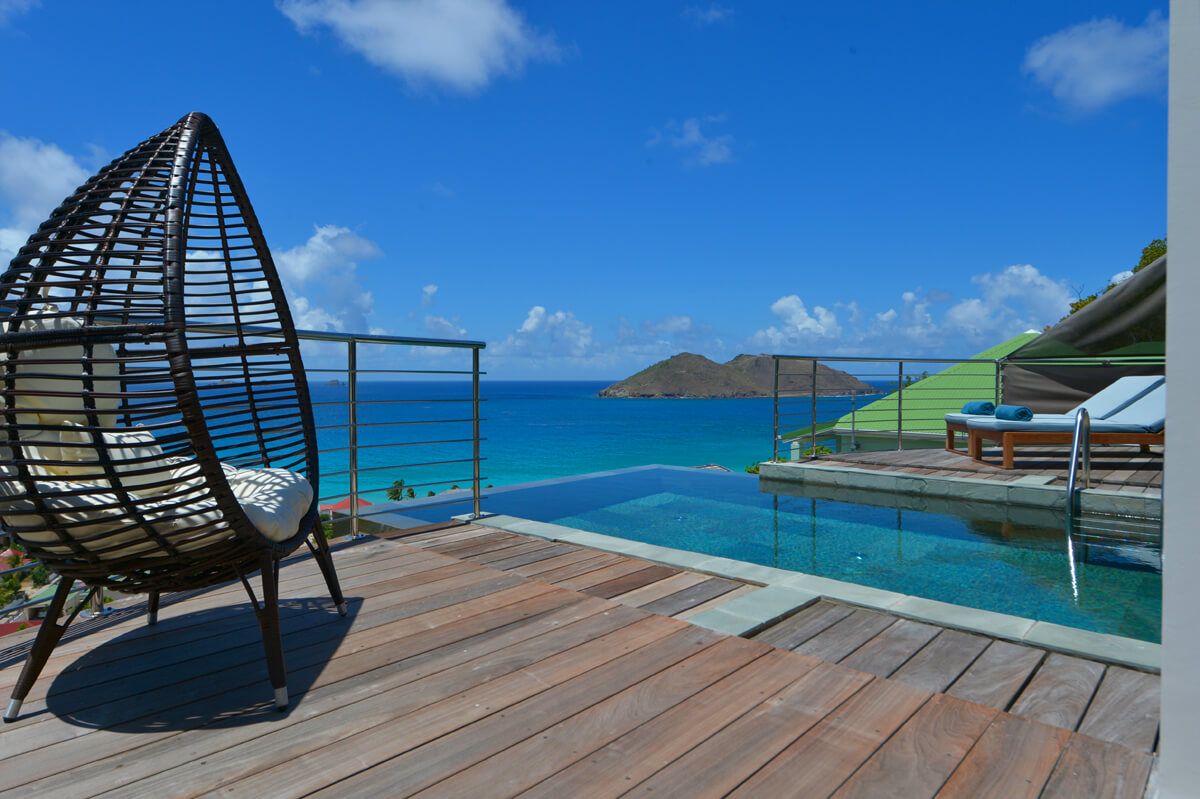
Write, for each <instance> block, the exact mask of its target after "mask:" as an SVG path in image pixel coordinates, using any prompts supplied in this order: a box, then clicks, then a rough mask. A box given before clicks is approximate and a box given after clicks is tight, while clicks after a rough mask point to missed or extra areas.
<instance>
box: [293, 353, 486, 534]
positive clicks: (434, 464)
mask: <svg viewBox="0 0 1200 799" xmlns="http://www.w3.org/2000/svg"><path fill="white" fill-rule="evenodd" d="M297 335H298V336H299V338H300V340H301V341H302V342H303V341H315V342H322V343H327V344H329V343H332V344H337V345H341V346H344V347H345V353H344V358H345V361H344V362H345V367H344V368H343V367H328V366H317V367H309V368H306V371H307V372H308V373H309V374H310V375H316V376H319V377H321V378H324V379H326V380H329V378H330V376H334V375H336V376H338V377H335V378H334V379H333V380H332V381H330V382H333V383H337V386H338V388H341V385H342V384H341V381H340V379H339V378H340V377H341V376H344V377H345V384H344V386H345V390H346V391H345V398H344V399H341V398H338V397H333V398H330V397H327V396H325V394H327V393H328V392H324V391H322V390H321V385H322V384H321V383H319V382H315V381H312V380H310V393H311V394H312V396H313V406H314V407H313V411H314V415H315V416H316V417H317V428H318V430H317V433H318V444H319V449H318V454H319V455H320V456H321V461H322V467H321V478H322V489H323V491H324V490H325V489H326V486H328V485H329V484H330V481H331V480H333V481H338V480H341V479H344V480H345V482H346V490H345V491H341V490H337V491H334V492H332V493H328V494H326V495H325V496H322V497H321V498H320V499H319V501H320V502H321V503H326V502H328V501H330V500H334V499H345V500H348V502H349V507H348V509H347V511H348V513H347V514H346V515H347V517H348V520H349V528H350V530H349V531H350V533H351V534H353V535H360V534H361V533H362V532H363V528H364V526H363V524H362V522H363V521H370V520H371V518H372V517H373V516H379V515H382V514H385V513H387V514H390V513H394V512H395V509H394V508H391V507H388V508H386V509H384V510H380V511H364V510H363V509H362V508H361V507H360V501H363V502H365V501H366V500H365V499H364V498H365V497H367V496H371V497H378V495H380V494H390V495H392V496H395V495H396V494H399V497H400V499H399V501H401V502H403V501H405V500H406V499H417V497H416V489H418V488H420V489H425V490H426V491H427V492H428V494H427V496H426V497H425V498H422V499H421V501H420V502H419V503H415V502H414V503H411V504H414V505H418V504H419V507H420V508H421V509H422V510H428V509H430V508H434V507H439V506H444V505H461V504H464V503H467V502H469V507H470V513H471V515H472V516H473V517H478V516H480V515H481V514H482V508H481V503H482V500H483V493H482V482H483V480H485V479H486V478H485V477H484V475H483V472H482V468H481V466H482V461H483V457H482V455H481V444H482V442H483V441H484V439H483V437H482V436H481V433H480V423H481V422H482V421H483V419H482V417H481V414H480V408H481V404H482V402H483V398H482V397H481V393H480V378H481V377H482V375H483V374H484V373H483V372H482V371H481V370H480V351H481V350H483V349H484V347H486V346H487V345H486V344H485V343H484V342H482V341H467V340H460V339H434V338H417V337H404V336H382V335H365V334H356V333H350V334H346V333H329V332H313V331H307V330H305V331H298V333H297ZM394 347H406V348H424V349H430V348H431V349H434V350H439V351H445V350H452V351H464V350H465V351H469V352H470V361H469V363H468V364H463V368H445V369H413V368H398V367H395V366H387V363H388V361H389V355H390V354H391V353H390V349H391V348H394ZM364 356H367V358H368V359H370V358H371V356H374V358H375V359H376V360H381V361H383V363H384V365H383V366H380V365H375V366H373V367H372V366H364V365H363V360H364ZM322 360H323V362H328V360H329V359H328V358H325V359H322ZM448 366H449V365H448ZM412 377H421V378H425V379H427V380H436V381H439V382H438V385H440V386H441V390H434V391H430V388H431V386H433V385H435V384H434V383H424V384H422V385H419V386H418V388H419V389H420V390H418V391H417V392H415V394H414V393H405V392H403V391H402V390H401V388H400V387H402V386H404V385H405V384H404V383H403V382H400V381H399V379H400V378H412ZM386 381H392V382H390V386H391V387H392V389H391V391H388V392H380V391H375V392H373V396H370V397H364V396H363V395H362V389H363V387H364V384H367V385H372V384H373V385H374V387H376V388H378V387H379V386H381V385H388V384H389V383H387V382H386ZM326 385H328V384H326ZM414 385H416V384H413V383H409V386H410V387H412V386H414ZM460 407H461V408H464V410H465V411H466V413H463V412H458V411H456V409H457V408H460ZM342 409H344V412H345V417H344V420H343V419H341V418H339V416H338V413H339V411H341V410H342ZM412 409H416V410H423V411H429V412H430V413H431V415H414V414H413V413H411V412H409V411H410V410H412ZM434 409H442V410H443V411H444V412H442V413H434V412H432V411H433V410H434ZM364 415H365V416H366V418H363V417H364ZM431 426H447V429H450V430H451V431H452V432H449V433H447V434H445V435H435V436H425V437H421V438H419V439H417V440H413V439H409V438H405V439H403V440H375V439H372V440H370V441H369V442H367V443H364V442H363V440H362V438H361V436H360V434H361V433H362V432H363V431H367V430H370V431H371V432H372V434H373V435H374V436H380V435H384V434H385V433H386V431H389V430H392V431H394V430H412V429H416V430H419V429H427V428H429V427H431ZM456 427H457V428H460V429H461V432H453V430H454V429H455V428H456ZM341 431H344V433H345V436H346V438H345V445H344V446H339V445H338V444H340V443H341V442H338V441H336V440H334V439H335V437H336V435H337V434H338V433H339V432H341ZM413 448H418V449H419V448H426V449H427V450H428V452H429V453H430V454H429V455H427V456H425V457H417V458H413V457H405V458H401V459H400V460H399V461H398V462H391V461H388V460H387V459H386V458H384V457H383V456H384V455H385V453H390V452H397V451H398V452H412V451H413ZM365 453H369V456H370V457H369V459H367V460H366V462H364V454H365ZM327 456H334V459H335V462H336V465H335V466H334V467H333V468H328V467H327V465H326V464H327V463H328V458H327ZM343 459H344V468H341V466H343ZM457 466H464V467H465V466H469V469H470V474H469V475H463V476H461V477H460V476H457V475H456V476H454V477H445V476H443V475H440V474H438V473H437V472H438V471H439V470H442V469H445V468H447V467H457ZM464 471H466V469H464ZM409 473H415V474H416V475H418V476H417V478H416V479H415V481H393V483H392V485H387V480H388V478H391V477H395V476H397V475H400V474H409ZM380 478H382V479H380ZM468 482H469V484H470V496H469V500H468V498H466V497H464V496H463V495H462V494H461V493H458V491H457V489H458V484H459V483H468ZM447 486H449V487H451V489H454V490H451V491H446V492H443V493H444V494H448V496H444V497H443V498H442V499H432V498H431V497H432V496H434V495H437V493H438V492H435V491H433V489H435V488H439V487H440V488H445V487H447Z"/></svg>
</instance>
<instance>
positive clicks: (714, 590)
mask: <svg viewBox="0 0 1200 799" xmlns="http://www.w3.org/2000/svg"><path fill="white" fill-rule="evenodd" d="M741 585H742V584H741V583H739V582H735V581H733V580H726V579H725V578H723V577H710V578H709V579H707V580H705V581H704V582H702V583H696V584H695V585H693V586H692V587H691V588H685V589H683V590H682V591H676V592H675V593H673V594H671V595H669V596H665V597H663V598H662V599H656V600H654V601H653V602H647V603H646V604H644V605H642V606H641V608H642V610H646V611H649V612H651V613H661V614H662V615H664V616H674V615H675V614H676V613H680V612H681V611H684V610H687V609H688V608H693V607H695V606H697V605H700V604H703V603H705V602H707V601H709V600H710V599H715V598H716V597H719V596H721V595H722V594H728V593H729V592H730V591H733V590H735V589H737V588H740V587H741Z"/></svg>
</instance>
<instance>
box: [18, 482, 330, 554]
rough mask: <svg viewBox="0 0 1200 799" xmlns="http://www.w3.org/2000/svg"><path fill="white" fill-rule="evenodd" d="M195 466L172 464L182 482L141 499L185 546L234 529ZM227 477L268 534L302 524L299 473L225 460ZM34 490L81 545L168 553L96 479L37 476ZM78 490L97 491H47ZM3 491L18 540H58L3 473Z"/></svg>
mask: <svg viewBox="0 0 1200 799" xmlns="http://www.w3.org/2000/svg"><path fill="white" fill-rule="evenodd" d="M199 473H200V469H199V466H198V465H196V464H195V463H190V464H187V465H185V466H181V467H177V468H176V470H175V475H176V477H178V478H180V479H181V482H180V483H178V484H176V485H175V486H173V487H172V488H170V489H169V490H168V491H167V492H165V493H160V494H155V495H153V499H152V501H150V502H143V503H141V504H139V510H140V512H141V513H142V514H143V515H144V517H145V519H146V520H147V521H148V522H149V523H150V525H151V527H152V528H153V529H154V531H155V532H157V533H159V534H160V535H162V536H164V537H166V538H167V539H168V540H169V541H170V543H171V544H172V545H173V546H175V547H176V548H177V549H179V550H180V551H182V552H187V551H191V550H195V549H199V548H201V547H205V546H210V545H212V544H215V543H218V542H220V541H222V540H224V539H226V538H228V537H230V536H231V535H232V532H231V530H230V529H229V527H228V526H227V525H226V524H224V523H223V522H222V518H223V517H222V514H221V512H220V510H219V509H218V508H217V504H216V501H215V500H213V499H212V498H211V497H208V496H207V492H205V491H204V490H203V478H202V477H200V476H199ZM11 476H14V472H13V471H12V470H11V469H3V470H0V478H4V477H11ZM226 476H227V478H228V479H229V482H230V486H231V487H232V488H233V490H234V493H235V495H236V496H237V498H238V502H239V503H241V505H242V508H243V509H244V510H245V512H246V515H247V517H248V518H249V519H250V521H251V522H252V523H253V524H254V526H255V527H256V528H257V529H258V530H259V532H261V533H262V534H263V536H264V537H265V538H267V539H268V540H270V541H275V542H279V541H285V540H287V539H288V538H291V537H292V536H293V535H295V534H296V532H297V531H298V530H299V529H300V520H301V519H302V518H303V517H304V514H305V513H306V512H307V511H308V508H309V506H310V504H311V502H312V487H311V486H310V485H309V483H308V481H307V480H305V479H304V478H303V477H302V476H300V475H298V474H295V473H294V472H289V471H287V470H286V469H234V468H233V467H228V466H227V467H226ZM36 489H37V492H38V494H39V495H40V496H41V497H42V501H43V502H44V503H45V505H46V506H47V507H48V508H49V509H50V510H51V511H52V512H53V513H54V515H55V516H56V517H57V519H58V521H59V523H60V524H63V525H72V526H71V527H70V528H69V529H70V530H71V532H72V535H73V536H74V537H75V538H76V539H77V540H80V541H82V543H83V546H84V548H85V549H88V550H90V551H102V552H103V557H106V558H110V559H115V558H124V557H129V556H131V555H137V554H140V553H145V554H146V555H148V556H151V557H153V556H159V555H162V554H165V553H163V552H162V550H161V549H159V548H158V545H157V543H156V542H154V541H153V540H152V539H150V538H149V537H148V536H147V535H146V534H145V532H144V531H143V530H142V529H140V527H137V526H135V525H134V524H133V523H131V522H130V521H129V519H128V517H127V516H126V512H125V509H124V507H123V506H122V505H121V504H120V501H119V499H118V497H117V496H116V494H111V493H107V492H104V491H97V486H96V485H95V484H92V483H81V482H73V481H70V480H68V479H63V478H46V479H39V480H38V481H37V483H36ZM81 489H87V490H90V491H92V492H94V493H89V494H85V495H79V496H75V495H68V496H52V495H53V494H55V493H57V492H64V491H74V490H81ZM0 498H3V499H4V501H3V503H2V505H0V507H2V508H3V510H4V520H5V522H6V523H7V524H9V525H10V526H11V527H12V528H15V531H19V532H18V536H19V537H20V538H21V539H23V540H27V541H29V542H30V543H37V544H42V545H45V544H49V543H53V542H55V541H57V540H58V539H57V537H56V535H55V534H54V533H52V532H50V531H38V530H37V529H36V528H38V527H40V526H41V525H43V524H44V522H43V521H42V518H41V516H39V515H37V514H36V510H35V508H34V505H33V502H32V501H30V500H29V499H28V498H27V497H26V495H25V492H24V490H23V488H22V487H21V486H20V484H18V483H15V482H12V481H10V480H5V479H0ZM74 525H78V526H74ZM23 528H24V529H23ZM28 528H34V530H33V531H30V530H29V529H28ZM124 528H130V529H127V530H126V529H124ZM116 530H120V531H121V532H117V533H116V534H115V535H113V536H110V537H106V538H104V539H103V540H101V541H87V540H84V539H88V538H92V537H94V536H97V535H101V534H103V533H108V532H112V531H116ZM48 549H50V550H51V551H52V552H57V553H62V554H67V553H69V552H70V547H68V546H66V545H62V546H51V547H48Z"/></svg>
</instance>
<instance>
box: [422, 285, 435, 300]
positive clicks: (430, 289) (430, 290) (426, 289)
mask: <svg viewBox="0 0 1200 799" xmlns="http://www.w3.org/2000/svg"><path fill="white" fill-rule="evenodd" d="M437 293H438V287H437V284H436V283H430V284H429V285H428V286H423V287H422V288H421V304H422V305H433V298H434V296H435V295H436V294H437Z"/></svg>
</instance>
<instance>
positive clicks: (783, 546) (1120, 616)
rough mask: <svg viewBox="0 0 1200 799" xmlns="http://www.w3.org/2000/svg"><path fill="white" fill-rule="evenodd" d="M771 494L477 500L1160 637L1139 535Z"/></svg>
mask: <svg viewBox="0 0 1200 799" xmlns="http://www.w3.org/2000/svg"><path fill="white" fill-rule="evenodd" d="M781 490H787V491H788V492H793V491H800V492H801V494H802V495H799V496H796V495H792V494H791V493H788V494H783V493H771V492H768V491H763V490H760V483H759V480H758V478H756V477H752V476H750V475H738V474H727V473H718V472H707V471H698V470H695V469H685V468H676V467H664V466H656V467H643V468H636V469H627V470H621V471H618V472H609V473H601V474H596V475H584V476H580V477H576V478H566V479H563V480H557V481H547V482H544V483H535V484H527V485H524V486H514V487H510V488H506V489H497V490H494V491H492V492H489V497H488V499H487V501H486V502H485V505H484V507H485V508H486V509H487V510H488V511H490V512H493V513H502V514H508V515H512V516H520V517H523V518H526V519H533V520H537V521H544V522H550V523H554V524H560V525H565V526H568V527H574V528H578V529H581V530H588V531H591V532H596V533H604V534H607V535H612V536H618V537H620V538H625V539H630V540H634V541H643V542H646V543H649V544H656V545H659V546H664V547H672V548H675V549H685V550H690V551H694V552H702V553H706V554H710V555H718V556H722V557H727V558H734V559H737V560H743V561H749V562H751V563H758V564H762V565H766V566H774V567H777V568H781V569H790V570H795V571H799V572H806V573H809V574H815V575H819V576H822V577H829V578H832V579H836V580H845V581H848V582H852V583H857V584H860V585H868V586H873V587H876V588H882V589H886V590H890V591H897V592H900V593H904V594H912V595H915V596H920V597H926V598H928V599H936V600H940V601H943V602H951V603H954V604H958V605H966V606H969V607H975V608H982V609H984V610H992V611H997V612H1000V613H1009V614H1013V615H1016V616H1023V617H1026V618H1032V619H1037V620H1042V621H1049V622H1055V623H1058V624H1065V625H1069V626H1072V627H1079V628H1082V629H1086V630H1094V631H1097V632H1104V633H1111V634H1115V635H1122V636H1128V637H1131V638H1138V639H1141V640H1146V641H1155V642H1157V641H1158V640H1159V628H1160V624H1161V612H1162V611H1161V576H1160V560H1159V552H1160V548H1159V545H1158V543H1157V541H1156V540H1154V539H1153V538H1152V540H1151V541H1150V542H1146V541H1145V540H1143V539H1144V538H1145V536H1144V535H1142V534H1140V533H1139V534H1138V535H1136V536H1135V535H1131V536H1129V539H1137V540H1128V539H1122V538H1120V537H1112V536H1106V537H1105V538H1104V540H1097V539H1096V538H1095V537H1076V538H1075V539H1074V540H1072V542H1071V546H1070V547H1068V541H1067V535H1066V532H1065V525H1064V524H1063V523H1062V520H1061V518H1059V517H1057V516H1055V515H1053V514H1049V513H1047V512H1043V511H1033V510H1027V511H1022V510H1021V509H1015V508H1008V509H1005V508H1004V507H1003V506H997V505H994V504H991V505H989V504H988V503H967V502H960V503H958V504H957V505H956V506H955V507H953V508H952V509H951V510H950V511H947V510H945V509H942V510H941V512H939V511H937V510H933V509H932V508H933V506H930V505H929V503H928V502H926V501H925V500H923V499H921V498H906V497H900V496H896V495H888V494H881V493H873V494H872V495H870V498H871V502H870V503H867V502H863V501H846V500H845V499H844V498H843V497H841V496H839V493H838V492H836V491H830V490H828V489H826V490H824V491H823V492H822V493H821V494H820V495H818V494H815V493H813V491H814V490H815V489H809V490H807V491H805V490H803V489H800V488H799V487H794V486H788V487H786V489H783V488H782V487H781ZM855 499H857V500H861V499H862V496H859V497H856V498H855ZM914 505H916V506H918V507H917V508H914V507H913V506H914ZM922 508H923V509H922ZM443 512H444V511H443ZM455 512H462V511H461V509H458V510H456V511H455ZM1022 516H1024V517H1025V518H1022ZM1068 553H1070V555H1069V554H1068Z"/></svg>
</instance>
